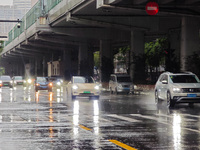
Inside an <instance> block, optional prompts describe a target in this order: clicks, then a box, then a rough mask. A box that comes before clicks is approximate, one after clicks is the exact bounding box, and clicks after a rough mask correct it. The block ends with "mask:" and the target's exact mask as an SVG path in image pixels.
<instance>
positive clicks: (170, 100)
mask: <svg viewBox="0 0 200 150" xmlns="http://www.w3.org/2000/svg"><path fill="white" fill-rule="evenodd" d="M174 105H175V103H174V102H173V101H172V99H171V94H170V92H167V107H168V108H172V107H174Z"/></svg>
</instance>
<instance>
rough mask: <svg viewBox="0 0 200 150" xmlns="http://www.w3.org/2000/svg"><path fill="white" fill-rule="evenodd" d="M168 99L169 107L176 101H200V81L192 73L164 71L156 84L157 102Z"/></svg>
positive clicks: (191, 103)
mask: <svg viewBox="0 0 200 150" xmlns="http://www.w3.org/2000/svg"><path fill="white" fill-rule="evenodd" d="M160 99H163V100H167V106H168V107H174V105H175V104H176V103H189V104H190V106H192V105H193V103H199V102H200V81H199V79H198V77H197V76H196V75H195V74H193V73H191V72H188V73H171V72H165V73H162V74H161V75H160V77H159V79H158V81H157V82H156V85H155V102H156V103H158V101H159V100H160Z"/></svg>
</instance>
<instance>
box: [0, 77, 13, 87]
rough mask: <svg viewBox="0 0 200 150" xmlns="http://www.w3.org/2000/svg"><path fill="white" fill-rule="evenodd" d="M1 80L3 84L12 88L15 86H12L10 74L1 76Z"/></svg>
mask: <svg viewBox="0 0 200 150" xmlns="http://www.w3.org/2000/svg"><path fill="white" fill-rule="evenodd" d="M0 82H1V84H2V86H8V87H10V88H12V87H13V86H12V79H11V77H10V76H8V75H3V76H0Z"/></svg>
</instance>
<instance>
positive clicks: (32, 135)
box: [0, 86, 200, 150]
mask: <svg viewBox="0 0 200 150" xmlns="http://www.w3.org/2000/svg"><path fill="white" fill-rule="evenodd" d="M199 114H200V104H195V105H194V107H189V106H188V104H178V105H175V108H173V109H168V108H167V107H166V102H165V101H163V102H161V103H159V105H155V103H154V93H153V92H145V93H141V95H125V94H119V95H110V94H109V93H106V92H104V93H102V95H101V96H100V99H99V100H95V99H94V100H89V99H88V98H78V99H77V100H74V101H72V100H71V99H70V98H69V97H68V96H67V94H66V89H65V88H62V89H54V90H53V92H50V93H48V92H47V91H39V92H38V93H35V91H34V89H33V87H30V88H29V87H27V88H24V87H20V86H18V87H17V88H14V89H10V88H7V87H3V88H2V89H0V150H95V149H96V150H120V149H122V150H123V149H130V150H131V149H132V150H135V149H138V150H186V149H187V150H198V149H200V129H199V128H200V115H199Z"/></svg>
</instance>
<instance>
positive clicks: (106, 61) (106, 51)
mask: <svg viewBox="0 0 200 150" xmlns="http://www.w3.org/2000/svg"><path fill="white" fill-rule="evenodd" d="M113 68H114V67H113V53H112V48H111V41H110V40H100V80H101V82H108V81H109V78H110V74H112V73H113Z"/></svg>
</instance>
